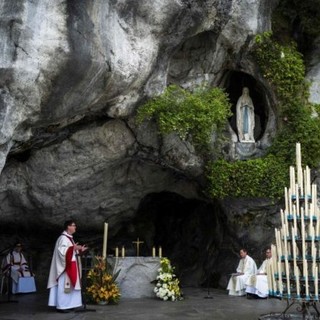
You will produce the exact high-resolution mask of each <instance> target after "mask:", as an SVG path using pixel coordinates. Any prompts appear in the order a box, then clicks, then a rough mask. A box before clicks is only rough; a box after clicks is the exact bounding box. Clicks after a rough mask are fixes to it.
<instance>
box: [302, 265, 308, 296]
mask: <svg viewBox="0 0 320 320" xmlns="http://www.w3.org/2000/svg"><path fill="white" fill-rule="evenodd" d="M303 262H304V265H305V268H306V275H305V281H306V296H307V297H308V296H309V281H308V264H307V260H305V259H304V260H303Z"/></svg>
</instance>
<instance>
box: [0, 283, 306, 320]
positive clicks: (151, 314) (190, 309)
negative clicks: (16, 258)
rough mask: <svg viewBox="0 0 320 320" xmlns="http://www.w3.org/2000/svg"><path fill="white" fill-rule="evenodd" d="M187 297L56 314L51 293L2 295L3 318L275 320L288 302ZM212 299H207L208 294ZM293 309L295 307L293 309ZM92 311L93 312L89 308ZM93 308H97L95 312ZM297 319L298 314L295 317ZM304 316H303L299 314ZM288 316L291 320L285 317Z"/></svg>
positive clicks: (188, 291) (201, 294)
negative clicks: (275, 316)
mask: <svg viewBox="0 0 320 320" xmlns="http://www.w3.org/2000/svg"><path fill="white" fill-rule="evenodd" d="M183 292H184V300H182V301H177V302H169V301H162V300H159V299H156V298H143V299H129V298H122V299H121V300H120V303H119V304H118V305H106V306H98V305H87V306H86V310H87V311H86V312H71V313H67V314H61V313H57V312H56V311H55V309H52V308H50V307H48V306H47V299H48V292H47V291H42V292H38V293H32V294H24V295H14V296H12V298H11V300H15V301H16V302H13V301H12V302H8V299H7V297H6V296H0V302H1V303H0V319H1V320H18V319H19V320H20V319H28V320H56V319H57V320H60V319H61V320H69V319H70V320H71V319H77V320H85V319H86V320H102V319H106V320H149V319H150V320H157V319H161V320H165V319H174V320H188V319H201V320H206V319H208V320H209V319H210V320H212V319H214V320H215V319H216V320H224V319H228V320H231V319H232V320H254V319H255V320H258V319H275V318H273V317H271V318H270V317H267V316H266V315H269V314H270V313H278V314H279V313H281V312H282V311H284V310H285V308H286V306H287V303H286V301H281V300H278V299H273V298H272V299H259V300H249V299H246V298H245V297H231V296H228V295H227V291H225V290H217V289H214V290H210V291H209V292H208V290H206V289H201V288H183ZM208 296H209V297H212V299H207V297H208ZM292 309H293V310H292V312H294V311H295V308H292ZM90 310H91V311H90ZM92 310H94V311H92ZM293 318H294V319H296V317H293ZM299 318H301V319H302V317H300V316H299ZM286 319H290V318H289V317H286Z"/></svg>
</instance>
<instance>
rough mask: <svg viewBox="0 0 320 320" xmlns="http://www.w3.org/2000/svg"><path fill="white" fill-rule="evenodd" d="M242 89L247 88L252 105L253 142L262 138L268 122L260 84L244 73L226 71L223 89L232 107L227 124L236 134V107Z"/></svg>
mask: <svg viewBox="0 0 320 320" xmlns="http://www.w3.org/2000/svg"><path fill="white" fill-rule="evenodd" d="M243 87H248V88H249V94H250V97H251V99H252V102H253V105H254V113H255V128H254V138H255V141H258V140H260V139H261V138H262V136H263V134H264V132H265V130H266V126H267V122H268V108H267V103H266V99H265V94H264V90H263V88H262V86H261V84H259V82H258V81H257V80H256V79H255V78H254V77H252V76H251V75H249V74H247V73H244V72H240V71H232V70H228V71H227V72H226V75H225V78H224V88H225V90H226V93H227V94H228V96H229V99H230V103H231V105H232V106H231V111H232V116H231V117H230V118H229V123H230V126H231V128H232V129H233V131H234V132H236V133H237V125H236V105H237V101H238V99H239V97H240V96H241V95H242V89H243Z"/></svg>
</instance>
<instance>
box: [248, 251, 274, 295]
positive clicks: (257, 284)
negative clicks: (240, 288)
mask: <svg viewBox="0 0 320 320" xmlns="http://www.w3.org/2000/svg"><path fill="white" fill-rule="evenodd" d="M265 254H266V259H265V260H264V261H263V263H262V265H261V267H260V268H259V270H258V272H257V274H256V275H253V276H250V277H249V278H248V280H247V282H246V286H247V288H246V292H247V293H248V296H247V298H248V299H252V298H267V297H268V295H269V288H268V278H267V270H268V265H269V263H270V261H271V260H270V259H271V248H267V249H266V251H265Z"/></svg>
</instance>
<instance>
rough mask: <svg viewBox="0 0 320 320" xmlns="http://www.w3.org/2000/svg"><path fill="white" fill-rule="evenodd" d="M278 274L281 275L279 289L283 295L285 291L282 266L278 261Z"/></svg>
mask: <svg viewBox="0 0 320 320" xmlns="http://www.w3.org/2000/svg"><path fill="white" fill-rule="evenodd" d="M278 275H279V291H280V294H281V295H282V293H283V285H282V268H281V262H280V261H278Z"/></svg>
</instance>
